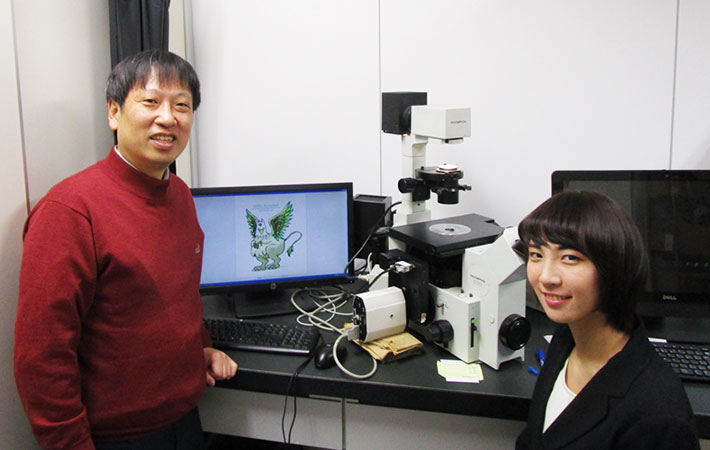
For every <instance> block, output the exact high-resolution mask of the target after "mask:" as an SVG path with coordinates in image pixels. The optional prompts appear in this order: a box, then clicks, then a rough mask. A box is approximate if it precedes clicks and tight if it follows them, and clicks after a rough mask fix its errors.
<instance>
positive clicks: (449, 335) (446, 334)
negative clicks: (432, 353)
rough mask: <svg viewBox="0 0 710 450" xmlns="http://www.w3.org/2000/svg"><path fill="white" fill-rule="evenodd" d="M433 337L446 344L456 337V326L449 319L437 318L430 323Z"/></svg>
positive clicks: (435, 340)
mask: <svg viewBox="0 0 710 450" xmlns="http://www.w3.org/2000/svg"><path fill="white" fill-rule="evenodd" d="M429 330H430V332H431V338H432V340H433V341H434V342H436V343H437V344H441V345H443V346H446V345H448V344H449V341H450V340H452V339H453V338H454V327H452V326H451V323H450V322H449V321H448V320H437V321H435V322H432V323H431V325H429Z"/></svg>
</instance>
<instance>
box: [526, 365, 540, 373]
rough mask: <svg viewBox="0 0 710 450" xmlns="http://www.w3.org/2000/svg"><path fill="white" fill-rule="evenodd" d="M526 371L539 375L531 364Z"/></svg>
mask: <svg viewBox="0 0 710 450" xmlns="http://www.w3.org/2000/svg"><path fill="white" fill-rule="evenodd" d="M528 372H530V373H531V374H533V375H540V372H539V371H538V370H537V369H536V368H534V367H533V366H528Z"/></svg>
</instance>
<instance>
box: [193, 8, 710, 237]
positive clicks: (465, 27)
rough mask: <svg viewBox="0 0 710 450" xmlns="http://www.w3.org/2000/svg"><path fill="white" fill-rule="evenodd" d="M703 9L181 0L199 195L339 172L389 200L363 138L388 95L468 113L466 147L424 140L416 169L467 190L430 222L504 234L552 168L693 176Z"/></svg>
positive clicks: (383, 164)
mask: <svg viewBox="0 0 710 450" xmlns="http://www.w3.org/2000/svg"><path fill="white" fill-rule="evenodd" d="M678 9H680V13H681V16H680V20H679V21H678V20H677V12H678ZM708 9H709V7H708V6H707V2H703V1H702V0H683V2H682V3H681V6H680V8H678V3H677V2H673V1H668V0H628V1H624V2H617V1H614V0H600V1H596V2H579V1H576V2H569V1H565V0H543V1H539V2H527V1H524V0H511V1H507V2H496V1H492V0H476V1H471V0H444V1H441V0H381V1H376V0H369V1H358V2H327V1H325V0H320V1H319V0H301V1H298V2H289V1H278V0H270V1H263V2H229V1H226V0H209V1H205V0H201V1H199V2H196V1H192V2H191V13H192V18H193V23H194V29H193V34H192V39H193V45H194V60H195V64H196V67H197V68H198V71H199V73H200V76H201V77H202V80H203V84H204V86H205V87H204V88H205V92H206V95H205V97H206V102H205V105H204V106H203V109H202V110H201V111H199V112H198V118H197V130H196V132H197V135H198V140H197V150H196V151H197V158H196V160H197V166H198V167H197V171H198V173H199V181H198V183H199V185H203V186H209V185H224V184H259V183H263V182H269V183H271V182H274V183H285V182H305V181H311V180H313V179H314V178H326V177H327V174H330V175H334V174H335V175H336V176H334V178H335V179H337V178H342V176H338V175H340V174H345V175H346V176H347V177H348V178H351V179H353V180H354V181H355V183H356V192H368V193H383V194H387V195H392V196H393V198H394V199H395V200H397V199H399V193H398V192H397V191H396V183H397V179H398V178H399V177H400V139H399V137H398V136H392V135H381V133H380V132H379V115H380V110H379V109H380V104H379V94H380V92H381V91H399V90H417V91H426V92H428V93H429V104H435V105H450V106H469V107H471V108H472V121H473V125H472V137H471V138H470V139H468V140H466V141H465V142H464V143H463V144H460V145H455V146H441V145H435V144H430V145H429V146H428V147H429V148H428V158H427V164H429V165H437V164H439V163H442V162H448V163H454V164H457V165H458V166H460V167H461V168H462V169H463V171H464V180H463V182H464V183H466V184H469V185H472V186H473V191H472V192H467V193H462V194H461V197H460V199H461V201H460V203H459V205H456V206H441V205H438V204H436V202H435V201H431V202H429V207H430V208H431V209H432V211H433V217H434V218H438V217H446V216H450V215H456V214H465V213H468V212H478V213H480V214H485V215H489V216H491V217H494V218H495V219H497V220H498V222H499V223H501V224H502V225H514V224H516V223H517V222H518V221H519V220H520V219H521V218H522V217H523V216H524V215H525V214H526V213H527V212H529V211H530V210H531V209H532V208H533V207H534V206H536V205H537V204H538V203H540V202H541V201H542V200H544V199H545V198H546V197H547V196H548V195H549V189H550V187H549V183H550V181H549V180H550V174H551V172H552V171H553V170H556V169H626V168H629V169H630V168H635V169H667V168H670V167H671V166H673V167H674V168H676V167H678V166H679V165H682V166H689V167H702V166H703V165H705V166H707V164H708V158H709V157H708V152H707V151H704V149H706V148H707V145H708V141H709V140H710V135H709V134H708V131H707V130H708V126H707V123H708V120H707V119H708V115H710V113H709V111H710V107H708V105H710V94H707V92H710V89H708V87H709V86H708V84H709V83H710V81H708V79H710V77H708V76H706V75H707V73H708V72H709V71H710V68H709V66H708V64H709V63H708V62H707V58H706V57H705V55H707V50H708V44H707V42H710V39H708V34H709V33H708V31H706V28H707V27H704V26H703V25H704V24H705V23H707V19H708V18H709V16H710V13H709V12H708ZM677 23H679V24H680V27H681V28H680V32H679V33H678V34H679V37H680V41H679V46H680V48H679V52H678V55H679V59H678V67H679V69H678V81H677V84H678V88H677V90H676V91H675V92H674V76H675V48H676V25H677ZM378 24H379V26H378ZM321 87H326V89H321ZM324 91H325V92H326V93H325V94H323V92H324ZM703 92H704V93H703ZM674 93H675V94H676V102H677V106H676V110H675V116H676V117H675V126H676V130H675V140H674V144H675V148H674V151H675V152H674V153H673V155H672V154H671V142H672V139H673V138H672V136H673V128H672V126H673V123H674V121H673V113H674V109H673V106H674ZM344 99H345V101H343V100H344ZM347 99H350V100H351V101H347ZM345 104H347V108H344V107H342V106H341V105H345ZM344 111H347V112H344ZM343 118H347V120H342V119H343ZM347 124H350V126H347ZM354 124H358V125H357V126H356V125H354ZM345 128H347V131H348V132H343V131H344V129H345ZM378 144H379V146H378ZM341 149H342V150H343V151H339V150H341ZM698 149H700V150H698ZM354 153H356V154H357V155H358V156H357V158H353V157H352V155H353V154H354ZM672 158H673V161H674V162H673V165H672V162H671V159H672ZM379 173H382V178H381V182H380V183H378V178H377V175H378V174H379Z"/></svg>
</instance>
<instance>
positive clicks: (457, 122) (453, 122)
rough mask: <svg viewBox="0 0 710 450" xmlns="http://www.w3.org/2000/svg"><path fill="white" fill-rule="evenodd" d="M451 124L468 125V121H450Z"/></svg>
mask: <svg viewBox="0 0 710 450" xmlns="http://www.w3.org/2000/svg"><path fill="white" fill-rule="evenodd" d="M450 123H451V124H459V123H468V120H452V121H451V122H450Z"/></svg>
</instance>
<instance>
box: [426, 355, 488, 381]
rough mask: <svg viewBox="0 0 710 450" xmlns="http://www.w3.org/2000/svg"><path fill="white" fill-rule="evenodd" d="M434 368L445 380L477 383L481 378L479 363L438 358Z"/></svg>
mask: <svg viewBox="0 0 710 450" xmlns="http://www.w3.org/2000/svg"><path fill="white" fill-rule="evenodd" d="M436 370H437V371H438V373H439V375H441V376H442V377H444V378H446V381H449V382H455V383H478V382H479V381H481V380H483V371H482V370H481V365H480V364H476V363H472V364H466V363H465V362H463V361H459V360H456V359H440V360H438V361H437V362H436Z"/></svg>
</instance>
